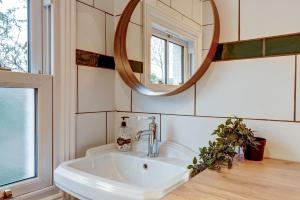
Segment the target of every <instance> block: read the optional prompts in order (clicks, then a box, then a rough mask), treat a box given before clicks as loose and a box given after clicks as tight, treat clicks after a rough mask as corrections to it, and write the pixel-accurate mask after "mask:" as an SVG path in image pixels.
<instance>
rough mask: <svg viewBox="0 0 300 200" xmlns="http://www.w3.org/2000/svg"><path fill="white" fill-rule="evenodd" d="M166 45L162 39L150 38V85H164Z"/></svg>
mask: <svg viewBox="0 0 300 200" xmlns="http://www.w3.org/2000/svg"><path fill="white" fill-rule="evenodd" d="M166 43H167V41H166V40H164V39H161V38H158V37H155V36H152V37H151V76H150V82H151V83H155V84H165V83H166V81H165V73H166V64H167V63H166V46H167V45H166Z"/></svg>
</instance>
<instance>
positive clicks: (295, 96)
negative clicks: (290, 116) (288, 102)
mask: <svg viewBox="0 0 300 200" xmlns="http://www.w3.org/2000/svg"><path fill="white" fill-rule="evenodd" d="M297 68H298V57H297V55H295V77H294V79H295V83H294V84H295V85H294V121H295V122H296V121H297V73H298V69H297Z"/></svg>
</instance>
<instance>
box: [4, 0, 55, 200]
mask: <svg viewBox="0 0 300 200" xmlns="http://www.w3.org/2000/svg"><path fill="white" fill-rule="evenodd" d="M47 11H48V7H43V0H0V65H1V67H0V158H1V161H0V190H1V189H4V188H10V189H12V191H13V194H14V196H21V195H23V194H25V193H30V192H33V191H37V190H40V189H43V188H46V187H49V186H51V185H52V76H50V75H46V74H48V72H49V71H50V65H49V64H48V63H47V62H45V60H49V58H50V55H49V54H48V52H50V51H49V49H48V48H49V46H48V45H47V44H48V43H47V42H44V41H49V37H50V36H49V35H50V34H48V32H45V30H47V31H49V29H47V27H45V24H46V25H48V23H49V18H47V16H48V15H47V14H45V13H47ZM45 16H46V17H45ZM42 19H43V20H45V21H46V22H47V23H43V21H42ZM43 40H44V41H43ZM42 52H44V54H42ZM45 52H46V53H45ZM43 62H44V63H43Z"/></svg>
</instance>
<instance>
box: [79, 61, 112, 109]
mask: <svg viewBox="0 0 300 200" xmlns="http://www.w3.org/2000/svg"><path fill="white" fill-rule="evenodd" d="M114 90H115V70H109V69H102V68H95V67H86V66H78V112H98V111H112V110H115V103H114V102H115V92H114Z"/></svg>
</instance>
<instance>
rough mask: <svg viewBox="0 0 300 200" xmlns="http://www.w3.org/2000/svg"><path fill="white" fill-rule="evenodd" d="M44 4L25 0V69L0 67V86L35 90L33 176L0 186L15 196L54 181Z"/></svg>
mask: <svg viewBox="0 0 300 200" xmlns="http://www.w3.org/2000/svg"><path fill="white" fill-rule="evenodd" d="M48 3H50V4H51V1H50V2H48ZM45 4H47V2H44V0H28V44H29V45H28V65H29V68H28V73H20V72H11V71H1V70H0V87H3V88H33V89H35V90H36V94H37V95H36V139H35V140H36V142H35V143H36V147H35V151H36V155H35V156H36V177H33V178H29V179H26V180H20V181H19V182H15V183H11V184H8V185H5V186H2V187H0V190H2V189H11V190H12V192H13V195H14V197H18V196H22V195H25V194H30V193H33V192H36V191H39V190H43V189H45V188H48V187H50V186H52V185H53V177H52V175H53V143H52V140H53V123H52V121H53V118H52V116H53V89H52V87H53V81H52V79H53V77H52V76H51V75H47V74H50V73H51V62H50V60H51V59H52V58H49V57H50V53H49V52H50V51H51V49H50V48H51V45H50V43H51V38H50V37H51V33H52V32H51V31H52V30H51V28H53V27H51V24H49V21H48V20H51V15H49V14H47V12H49V9H48V8H49V4H47V5H45ZM50 12H51V10H50ZM49 18H50V19H49ZM45 21H46V22H45ZM50 22H51V21H50ZM45 41H46V42H45Z"/></svg>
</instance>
